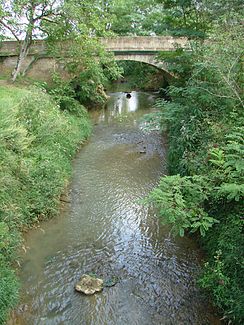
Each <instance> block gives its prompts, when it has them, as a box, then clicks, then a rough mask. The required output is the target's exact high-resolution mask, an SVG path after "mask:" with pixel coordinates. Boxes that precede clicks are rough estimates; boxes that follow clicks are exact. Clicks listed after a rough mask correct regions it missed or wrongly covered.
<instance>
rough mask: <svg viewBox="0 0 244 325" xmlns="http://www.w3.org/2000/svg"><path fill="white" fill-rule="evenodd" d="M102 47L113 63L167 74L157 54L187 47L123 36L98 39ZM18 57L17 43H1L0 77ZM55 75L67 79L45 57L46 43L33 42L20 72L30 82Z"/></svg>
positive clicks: (179, 40) (177, 42)
mask: <svg viewBox="0 0 244 325" xmlns="http://www.w3.org/2000/svg"><path fill="white" fill-rule="evenodd" d="M101 43H102V44H103V45H104V46H105V48H106V50H107V51H109V52H113V53H114V55H115V59H116V60H123V61H124V60H125V61H128V60H129V61H138V62H144V63H147V64H150V65H153V66H155V67H157V68H159V69H162V70H164V71H165V72H167V66H166V64H165V63H164V62H159V61H157V60H156V56H157V54H158V53H159V52H161V51H163V52H169V51H174V50H175V47H176V46H181V47H184V46H186V39H184V38H173V37H170V36H150V37H149V36H135V37H131V36H125V37H112V38H101ZM17 55H18V43H17V42H16V41H4V42H2V43H1V44H0V75H5V76H9V75H10V73H11V71H12V70H13V68H14V66H15V63H16V60H17ZM54 71H58V72H59V73H61V74H62V75H63V76H64V77H65V75H67V72H65V69H64V66H62V65H61V64H60V63H57V61H56V59H55V58H53V57H52V56H51V55H50V54H49V53H48V51H47V48H46V45H45V42H44V41H42V40H36V41H34V42H33V44H32V46H31V48H30V50H29V54H28V57H27V58H26V61H25V62H24V65H23V68H22V72H24V73H26V75H27V76H28V77H30V78H33V79H38V80H43V81H48V80H49V79H50V78H51V74H52V72H54Z"/></svg>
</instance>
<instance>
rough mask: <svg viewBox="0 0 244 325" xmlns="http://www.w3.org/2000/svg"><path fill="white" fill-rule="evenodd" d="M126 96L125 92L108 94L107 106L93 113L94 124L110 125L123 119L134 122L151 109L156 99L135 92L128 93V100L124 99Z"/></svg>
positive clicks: (146, 94)
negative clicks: (103, 123)
mask: <svg viewBox="0 0 244 325" xmlns="http://www.w3.org/2000/svg"><path fill="white" fill-rule="evenodd" d="M127 94H128V93H127V92H116V93H109V94H108V95H109V96H110V98H109V100H108V102H107V105H106V106H105V107H104V108H103V110H100V111H97V112H94V116H96V117H95V118H96V122H98V123H100V122H107V123H111V122H113V121H118V120H119V121H121V120H122V119H123V118H126V119H135V120H136V119H138V116H139V115H140V116H141V115H143V114H145V110H148V109H149V108H152V105H153V103H154V100H155V98H156V95H153V94H148V93H138V92H136V91H132V92H130V93H129V94H130V95H131V97H130V98H127V97H126V95H127ZM139 108H140V109H139ZM138 109H139V111H138ZM134 113H136V114H134Z"/></svg>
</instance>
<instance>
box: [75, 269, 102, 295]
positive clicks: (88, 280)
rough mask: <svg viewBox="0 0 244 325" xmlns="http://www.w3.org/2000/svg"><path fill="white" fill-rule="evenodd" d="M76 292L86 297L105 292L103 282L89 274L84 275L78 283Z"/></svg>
mask: <svg viewBox="0 0 244 325" xmlns="http://www.w3.org/2000/svg"><path fill="white" fill-rule="evenodd" d="M75 290H76V291H78V292H82V293H84V294H85V295H93V294H94V293H96V292H100V291H102V290H103V280H102V279H99V278H96V277H93V276H91V275H88V274H83V275H82V276H81V278H80V281H79V282H78V283H76V285H75Z"/></svg>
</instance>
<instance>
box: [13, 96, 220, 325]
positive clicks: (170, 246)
mask: <svg viewBox="0 0 244 325" xmlns="http://www.w3.org/2000/svg"><path fill="white" fill-rule="evenodd" d="M110 96H111V97H110V99H109V101H108V104H107V107H106V108H104V109H103V110H100V111H94V112H93V113H92V118H93V121H94V125H95V126H94V134H93V136H92V138H91V140H90V141H89V143H88V144H87V145H85V146H84V147H83V148H82V150H81V151H80V153H79V154H78V155H77V158H76V159H75V161H74V163H73V170H74V171H73V177H72V180H71V184H70V189H69V194H68V198H67V199H66V200H67V201H69V202H70V203H67V204H66V206H65V208H64V209H63V211H62V213H61V215H60V216H59V217H57V218H55V219H53V220H51V221H49V222H46V223H43V224H42V226H41V228H40V229H36V230H32V231H30V232H29V233H28V235H27V238H26V246H27V247H28V249H27V252H26V254H25V255H24V257H23V264H22V268H21V274H20V277H21V283H22V285H23V288H22V298H21V305H20V306H19V308H18V309H17V311H16V312H15V315H14V316H13V318H12V321H11V322H10V324H25V325H32V324H36V325H37V324H40V325H41V324H43V325H44V324H45V325H47V324H50V325H54V324H67V325H68V324H72V325H83V324H84V325H137V324H138V325H161V324H162V325H166V324H172V325H175V324H176V325H178V324H179V325H181V324H182V325H183V324H184V325H188V324H194V325H204V324H219V323H218V321H217V320H216V318H215V317H214V316H213V312H212V310H211V308H210V307H209V305H208V302H207V300H206V299H205V298H204V297H203V296H202V294H201V293H200V291H199V289H198V288H197V286H196V278H197V274H198V272H199V270H200V263H201V258H200V252H199V251H198V249H197V247H196V246H195V245H194V243H193V241H191V240H190V239H187V238H184V239H182V238H173V237H171V236H170V232H169V229H168V228H167V227H164V226H161V225H160V224H159V222H158V218H157V217H156V214H155V211H154V210H153V209H152V208H148V207H145V206H143V205H141V204H140V200H141V199H142V198H144V197H145V196H146V195H147V194H148V193H149V191H150V190H151V189H152V188H153V187H154V186H155V185H156V184H157V182H158V180H159V177H160V176H162V175H163V174H165V173H166V168H165V144H164V141H163V139H162V137H161V136H160V134H158V133H157V132H156V131H155V132H151V133H145V132H144V131H143V130H142V129H141V124H140V123H141V122H140V118H141V117H142V116H143V115H144V114H145V113H147V112H149V111H150V108H151V107H152V104H153V101H154V99H155V96H154V95H153V94H145V93H137V92H132V97H131V98H130V99H127V98H126V96H125V93H122V92H118V93H111V94H110ZM83 273H95V274H97V275H98V276H99V277H102V278H104V279H110V278H112V277H116V278H117V279H118V283H117V284H116V285H115V286H113V287H111V288H105V289H104V290H103V292H102V293H98V294H96V295H93V296H89V297H88V296H84V295H82V294H79V293H77V292H75V291H74V285H75V283H76V282H77V281H78V280H79V277H80V276H81V275H82V274H83Z"/></svg>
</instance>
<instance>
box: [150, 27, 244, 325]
mask: <svg viewBox="0 0 244 325" xmlns="http://www.w3.org/2000/svg"><path fill="white" fill-rule="evenodd" d="M214 38H215V41H214V42H209V43H205V44H200V43H199V42H197V43H196V44H192V47H191V48H192V52H184V51H182V50H179V51H177V53H176V54H175V55H174V56H171V57H168V58H166V59H167V60H168V62H169V69H170V70H171V71H173V72H174V74H175V76H177V78H176V79H175V81H174V83H173V84H172V85H171V87H170V88H169V95H170V97H171V101H168V102H167V101H162V100H160V101H158V102H157V103H156V105H155V106H156V108H157V109H158V110H160V115H161V128H162V130H164V131H167V133H168V141H169V150H168V163H169V170H170V173H171V174H173V175H172V176H167V177H164V178H162V179H161V180H160V183H159V186H158V188H156V189H155V190H153V191H152V193H151V194H150V196H149V201H150V202H152V203H154V204H155V205H156V206H157V207H158V208H159V213H160V218H161V219H163V222H164V223H169V224H171V225H172V226H173V229H174V230H175V231H177V232H178V233H179V234H180V235H184V233H185V230H188V231H190V232H192V230H195V229H196V230H197V231H198V232H199V234H200V235H202V236H201V237H202V239H201V242H202V244H203V247H204V248H205V249H206V251H207V253H208V263H207V264H206V266H205V269H204V273H203V275H202V277H201V280H200V284H201V285H202V286H203V287H204V288H206V289H207V290H208V292H209V293H210V294H211V295H212V296H213V298H214V302H215V304H216V305H217V306H218V307H219V308H221V310H222V312H223V313H224V315H225V317H227V318H229V319H231V320H233V321H234V322H235V323H236V324H242V323H243V319H244V315H243V310H244V306H243V305H244V301H243V296H244V294H243V249H244V241H243V234H242V229H243V212H244V205H243V202H244V186H243V184H244V163H243V161H244V140H243V139H244V129H243V125H244V110H243V108H244V103H243V92H242V84H243V71H242V70H243V63H242V60H241V59H242V55H243V54H242V53H243V52H242V51H243V49H242V46H241V39H242V34H241V30H240V26H239V25H238V24H237V25H228V30H227V28H226V27H225V26H223V27H221V30H220V28H218V29H217V30H216V34H215V35H214ZM196 218H197V219H196ZM205 220H206V224H205ZM203 224H204V226H203ZM203 236H204V237H203Z"/></svg>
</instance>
